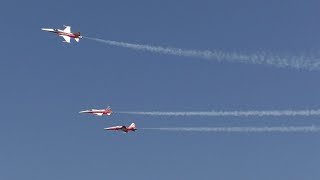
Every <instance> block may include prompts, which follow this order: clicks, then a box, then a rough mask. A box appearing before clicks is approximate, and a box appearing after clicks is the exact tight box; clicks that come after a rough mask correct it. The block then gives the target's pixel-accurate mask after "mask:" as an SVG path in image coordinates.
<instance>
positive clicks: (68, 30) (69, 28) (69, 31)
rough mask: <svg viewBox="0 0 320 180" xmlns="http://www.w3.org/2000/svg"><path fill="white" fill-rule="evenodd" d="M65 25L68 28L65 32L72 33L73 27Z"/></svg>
mask: <svg viewBox="0 0 320 180" xmlns="http://www.w3.org/2000/svg"><path fill="white" fill-rule="evenodd" d="M64 27H66V28H65V29H64V30H63V32H65V33H71V27H70V26H64Z"/></svg>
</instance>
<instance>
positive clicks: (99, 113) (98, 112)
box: [79, 106, 112, 116]
mask: <svg viewBox="0 0 320 180" xmlns="http://www.w3.org/2000/svg"><path fill="white" fill-rule="evenodd" d="M79 113H88V114H95V115H97V116H102V115H111V114H112V109H111V108H110V106H108V107H107V108H106V109H90V110H85V111H80V112H79Z"/></svg>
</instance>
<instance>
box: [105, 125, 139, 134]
mask: <svg viewBox="0 0 320 180" xmlns="http://www.w3.org/2000/svg"><path fill="white" fill-rule="evenodd" d="M104 129H105V130H116V131H123V132H125V133H127V132H129V131H133V132H134V131H136V130H137V128H136V125H135V124H134V123H132V124H131V125H130V126H128V127H127V126H114V127H108V128H104Z"/></svg>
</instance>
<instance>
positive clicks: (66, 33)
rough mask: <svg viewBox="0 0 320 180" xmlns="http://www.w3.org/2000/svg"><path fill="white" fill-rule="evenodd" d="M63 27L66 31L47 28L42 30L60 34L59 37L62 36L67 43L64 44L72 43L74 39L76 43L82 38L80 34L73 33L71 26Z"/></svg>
mask: <svg viewBox="0 0 320 180" xmlns="http://www.w3.org/2000/svg"><path fill="white" fill-rule="evenodd" d="M63 26H64V27H65V29H64V30H61V29H47V28H42V29H41V30H43V31H47V32H52V33H56V34H58V36H61V37H63V38H64V40H65V41H63V42H66V43H70V39H71V38H73V39H74V40H75V41H77V42H79V40H80V38H82V36H81V35H80V32H76V33H72V32H71V27H70V26H65V25H63Z"/></svg>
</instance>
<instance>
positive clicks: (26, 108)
mask: <svg viewBox="0 0 320 180" xmlns="http://www.w3.org/2000/svg"><path fill="white" fill-rule="evenodd" d="M319 5H320V3H319V2H318V1H311V0H310V1H296V0H290V1H289V0H288V1H285V0H284V1H281V2H279V1H257V0H255V1H253V0H251V1H250V0H244V1H231V0H227V1H226V0H220V1H209V0H208V1H204V0H200V1H180V2H178V1H142V0H141V1H96V0H92V1H36V0H30V1H8V0H5V1H2V2H1V6H0V20H1V22H2V23H1V24H2V26H1V33H2V38H1V43H0V45H1V49H2V50H1V53H0V58H1V61H0V79H1V92H2V93H1V95H0V97H1V103H0V107H1V109H2V113H1V116H2V117H1V126H0V127H1V131H0V143H1V149H0V169H1V173H0V179H5V180H17V179H25V180H35V179H42V180H43V179H45V180H56V179H59V180H70V179H77V180H87V179H94V180H102V179H116V178H130V179H246V180H248V179H260V180H269V179H291V180H300V179H319V178H320V172H319V169H318V167H319V160H320V158H319V156H318V152H319V151H320V143H319V137H320V135H319V134H317V133H314V134H292V133H285V134H279V133H269V134H268V133H261V134H254V133H253V134H246V133H234V134H230V133H220V134H215V133H199V132H160V131H142V130H141V131H139V130H138V131H137V132H135V133H129V134H123V133H117V132H114V133H113V132H105V131H104V130H103V128H104V127H108V126H114V125H129V124H130V123H131V122H135V123H136V124H137V127H138V128H139V127H181V126H187V127H199V126H209V127H216V126H266V125H268V126H282V125H284V126H286V125H290V126H294V125H297V126H299V125H311V124H315V125H318V123H319V122H318V117H284V118H272V117H263V118H258V117H251V118H235V117H222V118H217V117H150V116H137V115H125V114H116V113H115V114H114V115H112V116H109V117H105V116H104V117H94V116H90V115H83V114H81V115H80V114H78V112H79V111H80V110H84V109H89V108H104V107H106V106H108V105H110V106H112V108H113V110H114V111H115V112H116V111H117V110H118V111H210V110H274V109H279V110H282V109H318V108H319V107H320V104H319V102H320V97H319V96H318V95H317V94H319V92H320V85H319V83H318V77H319V72H317V71H304V70H295V69H290V68H275V67H270V66H264V65H250V64H240V63H228V62H222V63H218V62H216V61H212V62H208V61H204V60H202V59H199V58H186V57H178V56H171V55H161V54H153V53H149V52H139V51H133V50H130V49H125V48H119V47H112V46H108V45H106V44H103V43H98V42H95V41H90V40H86V39H82V40H81V41H80V43H72V44H66V43H62V41H63V39H62V38H59V37H56V36H54V35H53V34H49V33H45V32H42V31H41V30H40V28H43V27H53V28H62V25H63V24H66V25H70V26H72V30H74V31H81V32H82V34H83V35H85V36H89V37H95V38H102V39H110V40H116V41H125V42H131V43H141V44H152V45H161V46H171V47H178V48H184V49H195V50H216V49H218V50H223V51H226V52H229V51H230V52H233V51H237V52H248V53H254V52H257V51H268V52H272V53H276V54H277V53H279V54H288V55H296V54H306V55H309V54H312V55H317V54H319V45H320V44H319V42H320V36H319V32H320V23H319V20H318V19H319V18H318V17H319V10H318V7H319Z"/></svg>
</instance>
